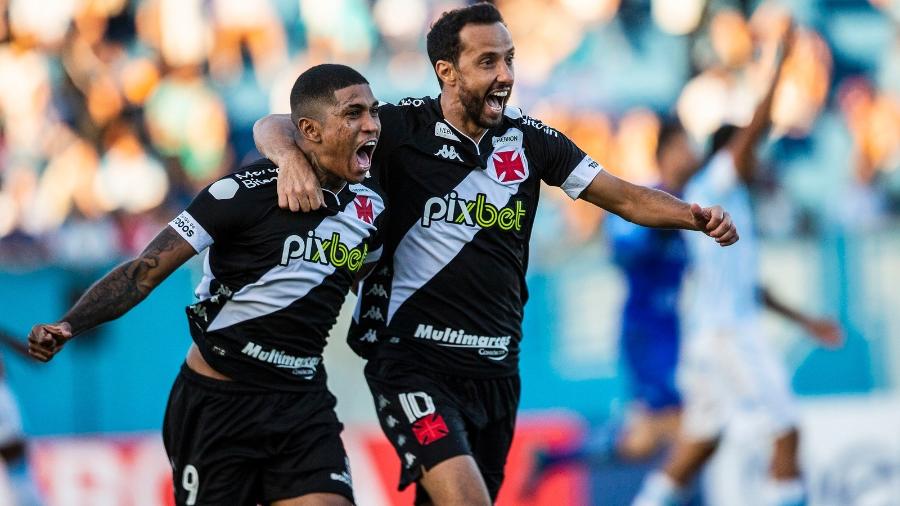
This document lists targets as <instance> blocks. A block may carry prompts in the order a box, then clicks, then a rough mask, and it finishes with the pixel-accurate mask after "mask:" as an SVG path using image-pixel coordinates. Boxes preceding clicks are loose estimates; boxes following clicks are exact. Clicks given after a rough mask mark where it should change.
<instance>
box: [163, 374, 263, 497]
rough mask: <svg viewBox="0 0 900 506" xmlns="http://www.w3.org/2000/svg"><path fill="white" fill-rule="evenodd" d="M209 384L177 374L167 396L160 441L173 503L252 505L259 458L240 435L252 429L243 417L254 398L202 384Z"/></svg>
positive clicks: (256, 493)
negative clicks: (166, 459) (168, 467)
mask: <svg viewBox="0 0 900 506" xmlns="http://www.w3.org/2000/svg"><path fill="white" fill-rule="evenodd" d="M193 374H194V375H196V373H193ZM215 381H216V380H212V379H209V378H203V379H202V380H198V379H197V378H195V377H193V376H192V375H191V374H190V373H185V372H184V371H183V372H182V374H179V376H178V378H177V379H176V380H175V384H174V385H173V387H172V391H171V393H170V395H169V402H168V405H167V407H166V415H165V421H164V424H163V442H164V444H165V448H166V453H167V454H168V457H169V461H170V463H171V464H172V479H173V485H174V493H175V502H176V504H178V505H186V506H199V505H217V504H235V505H244V504H248V505H253V504H256V502H257V501H256V498H257V496H258V491H259V480H258V472H257V468H258V466H257V460H256V459H257V458H259V457H260V455H258V454H257V452H256V451H255V448H253V447H252V446H246V445H243V443H242V437H243V436H242V435H243V434H246V433H248V431H250V430H251V429H252V427H251V425H252V423H253V421H252V419H251V418H250V417H248V416H247V415H248V413H252V409H253V406H252V404H253V402H255V400H254V399H253V398H252V397H251V396H239V397H236V396H232V395H230V394H228V393H227V392H225V391H223V390H214V389H209V388H207V387H205V386H204V383H208V382H215ZM207 386H208V385H207ZM221 386H222V388H227V386H225V385H221ZM248 402H249V403H250V405H248V404H247V403H248ZM248 424H249V425H248Z"/></svg>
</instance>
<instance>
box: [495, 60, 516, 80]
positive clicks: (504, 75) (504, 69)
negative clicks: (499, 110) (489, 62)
mask: <svg viewBox="0 0 900 506" xmlns="http://www.w3.org/2000/svg"><path fill="white" fill-rule="evenodd" d="M513 78H514V77H513V68H512V65H510V64H508V63H506V62H505V61H504V62H501V63H500V65H499V66H498V73H497V82H498V83H500V84H507V85H511V84H512V82H513Z"/></svg>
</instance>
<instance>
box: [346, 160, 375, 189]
mask: <svg viewBox="0 0 900 506" xmlns="http://www.w3.org/2000/svg"><path fill="white" fill-rule="evenodd" d="M369 168H370V167H368V166H362V165H360V164H358V163H351V164H350V167H348V168H347V171H346V172H345V173H344V179H345V180H346V181H347V182H348V183H354V184H355V183H362V182H363V180H364V179H366V175H367V174H368V173H369Z"/></svg>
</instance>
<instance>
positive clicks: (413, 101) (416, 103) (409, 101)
mask: <svg viewBox="0 0 900 506" xmlns="http://www.w3.org/2000/svg"><path fill="white" fill-rule="evenodd" d="M424 104H425V100H423V99H421V98H404V99H403V100H401V101H400V102H399V103H398V104H397V105H411V106H413V107H421V106H422V105H424Z"/></svg>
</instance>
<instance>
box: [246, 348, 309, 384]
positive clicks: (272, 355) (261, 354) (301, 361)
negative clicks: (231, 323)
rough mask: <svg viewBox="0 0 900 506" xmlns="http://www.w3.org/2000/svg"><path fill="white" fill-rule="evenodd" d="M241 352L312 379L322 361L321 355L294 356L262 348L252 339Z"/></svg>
mask: <svg viewBox="0 0 900 506" xmlns="http://www.w3.org/2000/svg"><path fill="white" fill-rule="evenodd" d="M241 353H243V354H244V355H247V356H248V357H251V358H255V359H256V360H259V361H260V362H265V363H267V364H273V365H274V366H275V367H277V368H279V369H290V370H291V374H293V375H294V376H300V377H301V378H303V379H312V378H313V377H314V376H315V375H316V368H317V367H318V366H319V363H321V362H322V358H321V357H295V356H293V355H288V354H287V353H285V352H284V351H282V350H276V349H275V348H271V349H268V350H263V347H262V346H261V345H259V344H256V343H254V342H253V341H248V342H247V344H246V345H245V346H244V349H242V350H241Z"/></svg>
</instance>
